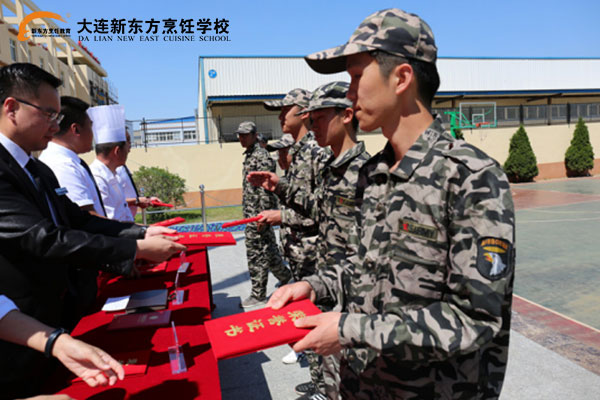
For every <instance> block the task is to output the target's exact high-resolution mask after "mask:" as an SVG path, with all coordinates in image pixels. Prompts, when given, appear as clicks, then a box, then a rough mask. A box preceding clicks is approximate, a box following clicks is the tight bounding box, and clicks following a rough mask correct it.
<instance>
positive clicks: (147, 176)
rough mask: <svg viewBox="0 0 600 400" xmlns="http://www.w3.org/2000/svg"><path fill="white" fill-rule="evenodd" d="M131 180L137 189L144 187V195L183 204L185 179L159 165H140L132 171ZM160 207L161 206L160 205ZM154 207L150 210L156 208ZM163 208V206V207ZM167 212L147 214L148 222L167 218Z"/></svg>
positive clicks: (166, 201)
mask: <svg viewBox="0 0 600 400" xmlns="http://www.w3.org/2000/svg"><path fill="white" fill-rule="evenodd" d="M133 180H134V181H135V184H136V186H137V187H138V188H139V189H142V188H143V189H144V195H145V196H148V197H149V196H156V197H158V198H160V199H161V200H162V201H163V202H165V203H171V204H174V205H184V204H185V202H184V201H183V194H184V193H185V179H183V178H182V177H180V176H179V175H177V174H173V173H171V172H169V171H168V170H166V169H163V168H159V167H149V168H148V167H140V169H138V170H137V171H135V172H134V173H133ZM161 208H162V207H161ZM156 209H157V208H156V207H153V208H151V209H150V210H156ZM163 209H164V208H163ZM167 216H168V214H165V213H156V214H148V218H147V220H148V222H150V223H152V222H156V221H160V220H163V219H165V218H167Z"/></svg>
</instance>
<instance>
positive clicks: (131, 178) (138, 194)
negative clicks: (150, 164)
mask: <svg viewBox="0 0 600 400" xmlns="http://www.w3.org/2000/svg"><path fill="white" fill-rule="evenodd" d="M123 168H125V172H127V176H128V177H129V180H130V181H131V185H133V190H135V197H136V198H137V197H140V192H138V190H137V186H135V182H134V181H133V176H131V171H129V168H127V165H125V164H123Z"/></svg>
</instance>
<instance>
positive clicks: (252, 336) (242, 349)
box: [204, 300, 321, 360]
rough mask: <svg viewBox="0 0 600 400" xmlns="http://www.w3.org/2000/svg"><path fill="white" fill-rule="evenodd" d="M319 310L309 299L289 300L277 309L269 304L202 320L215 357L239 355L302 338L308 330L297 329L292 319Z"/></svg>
mask: <svg viewBox="0 0 600 400" xmlns="http://www.w3.org/2000/svg"><path fill="white" fill-rule="evenodd" d="M320 312H321V311H320V310H319V309H318V308H317V307H316V306H315V305H314V304H313V303H312V302H311V301H310V300H301V301H297V302H293V303H289V304H287V305H286V306H284V307H283V308H281V309H279V310H273V309H272V308H270V307H267V308H263V309H261V310H255V311H250V312H245V313H240V314H235V315H230V316H228V317H223V318H217V319H212V320H209V321H206V322H205V323H204V327H205V328H206V332H207V334H208V338H209V339H210V342H211V347H212V350H213V353H214V354H215V357H216V358H217V359H219V360H220V359H225V358H231V357H238V356H241V355H244V354H250V353H254V352H256V351H260V350H264V349H268V348H270V347H275V346H279V345H282V344H286V343H294V342H296V341H298V340H300V339H302V338H303V337H304V336H305V335H306V334H307V333H309V332H310V330H308V329H302V328H297V327H296V326H295V325H294V321H297V320H300V319H302V318H304V317H307V316H310V315H316V314H319V313H320Z"/></svg>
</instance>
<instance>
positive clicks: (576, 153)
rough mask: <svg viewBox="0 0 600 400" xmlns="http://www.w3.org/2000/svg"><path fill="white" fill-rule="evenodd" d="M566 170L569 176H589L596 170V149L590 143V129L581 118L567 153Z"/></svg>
mask: <svg viewBox="0 0 600 400" xmlns="http://www.w3.org/2000/svg"><path fill="white" fill-rule="evenodd" d="M565 168H566V169H567V176H569V177H573V176H589V175H590V170H591V169H592V168H594V149H593V148H592V144H591V143H590V134H589V132H588V128H587V126H586V125H585V122H583V119H581V117H579V121H577V125H576V126H575V132H573V139H571V145H570V146H569V148H568V149H567V152H566V153H565Z"/></svg>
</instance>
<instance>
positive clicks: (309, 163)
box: [279, 131, 331, 236]
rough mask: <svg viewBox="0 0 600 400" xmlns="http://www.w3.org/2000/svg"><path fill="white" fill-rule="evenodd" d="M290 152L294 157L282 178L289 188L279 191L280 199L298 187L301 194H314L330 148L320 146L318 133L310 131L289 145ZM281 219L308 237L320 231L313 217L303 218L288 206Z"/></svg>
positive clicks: (297, 190)
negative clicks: (316, 135)
mask: <svg viewBox="0 0 600 400" xmlns="http://www.w3.org/2000/svg"><path fill="white" fill-rule="evenodd" d="M289 154H290V155H291V156H292V162H291V163H290V167H289V168H288V170H287V172H286V174H285V177H284V178H282V179H280V182H282V184H283V185H285V187H286V188H287V190H286V191H285V192H282V191H280V192H279V197H280V199H286V198H290V197H291V196H292V193H288V192H289V191H291V190H295V191H296V193H298V196H305V193H309V194H310V196H311V197H312V196H313V193H314V190H315V187H316V182H317V176H318V175H319V171H321V169H322V168H323V166H324V164H323V162H324V160H325V158H326V157H327V156H328V155H330V154H331V150H330V149H329V148H326V149H324V148H322V147H320V146H319V144H318V143H317V141H316V140H315V134H314V133H313V132H312V131H309V132H308V133H306V135H304V137H303V138H302V139H300V140H299V141H298V142H297V143H295V144H294V145H293V146H292V147H291V148H290V151H289ZM302 200H303V199H301V200H300V201H302ZM281 222H282V224H283V225H287V226H289V227H290V229H291V230H296V231H299V232H306V236H315V235H316V234H317V232H318V228H317V225H316V223H315V220H314V218H307V217H303V216H301V215H299V214H298V213H297V212H295V211H294V210H292V209H291V208H289V207H284V208H283V209H282V210H281Z"/></svg>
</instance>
